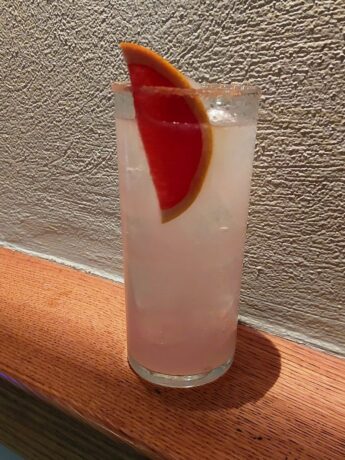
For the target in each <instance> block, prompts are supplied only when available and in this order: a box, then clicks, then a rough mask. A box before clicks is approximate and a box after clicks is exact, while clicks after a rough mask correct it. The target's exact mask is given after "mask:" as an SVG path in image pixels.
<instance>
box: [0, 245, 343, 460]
mask: <svg viewBox="0 0 345 460" xmlns="http://www.w3.org/2000/svg"><path fill="white" fill-rule="evenodd" d="M0 325H1V328H0V372H1V373H2V374H3V375H6V376H7V378H11V379H14V380H15V381H16V383H17V384H18V383H19V384H20V385H22V386H24V387H25V388H26V389H27V390H29V391H31V392H34V393H35V394H38V395H39V396H40V397H41V398H44V399H46V400H48V401H50V402H52V403H54V404H55V405H57V406H58V407H59V408H61V409H63V410H65V411H68V412H70V413H73V414H74V415H76V416H78V417H81V418H82V419H83V420H86V421H87V422H88V423H90V424H92V425H93V426H96V427H97V428H98V429H101V430H102V431H105V432H107V433H108V434H112V435H114V436H118V437H120V438H121V439H125V440H126V441H129V442H131V443H133V444H134V445H135V446H137V447H138V446H139V447H141V448H142V449H144V450H146V451H149V452H151V454H152V456H155V455H156V456H157V457H163V458H167V459H185V458H192V459H194V458H196V459H203V458H205V459H209V458H217V459H222V458H224V459H225V458H229V459H230V458H231V459H250V458H288V459H290V458H322V459H328V458H329V459H333V460H334V459H343V458H345V446H344V439H345V428H344V420H345V399H344V394H345V361H344V360H342V359H340V358H337V357H335V356H331V355H327V354H326V353H323V352H319V351H315V350H312V349H308V348H306V347H304V346H301V345H297V344H295V343H293V342H290V341H287V340H285V339H282V338H278V337H274V336H271V335H269V334H265V333H261V332H259V331H255V330H253V329H250V328H248V327H244V326H240V327H239V337H238V346H237V352H236V358H235V363H234V365H233V367H232V369H231V370H230V371H229V372H228V374H227V375H226V376H225V377H223V378H222V379H220V380H219V381H217V382H215V383H214V384H211V385H208V386H205V387H201V388H197V389H194V390H187V391H186V390H184V391H181V390H170V389H158V388H155V387H153V386H151V385H147V384H144V383H143V382H141V381H140V380H139V379H138V378H137V377H136V376H135V375H134V374H133V373H132V372H131V371H130V370H129V368H128V366H127V362H126V349H125V312H124V297H123V287H122V286H121V285H118V284H116V283H113V282H110V281H108V280H105V279H102V278H99V277H96V276H92V275H89V274H85V273H82V272H79V271H76V270H73V269H71V268H67V267H65V266H60V265H57V264H55V263H52V262H48V261H46V260H42V259H38V258H35V257H31V256H28V255H25V254H22V253H18V252H14V251H11V250H8V249H0Z"/></svg>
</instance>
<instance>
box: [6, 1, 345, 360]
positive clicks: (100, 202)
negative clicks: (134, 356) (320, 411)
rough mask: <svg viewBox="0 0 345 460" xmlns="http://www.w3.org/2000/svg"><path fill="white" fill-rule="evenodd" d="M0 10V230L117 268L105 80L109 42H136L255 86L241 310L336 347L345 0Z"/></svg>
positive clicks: (342, 292)
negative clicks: (256, 120)
mask: <svg viewBox="0 0 345 460" xmlns="http://www.w3.org/2000/svg"><path fill="white" fill-rule="evenodd" d="M153 5H154V6H153ZM0 8H1V15H0V21H1V22H0V40H1V42H0V59H1V62H0V64H1V67H0V72H1V85H0V100H1V104H0V120H1V125H0V138H1V140H0V159H1V167H0V196H1V206H0V240H4V241H6V242H8V243H14V244H18V245H20V246H21V247H24V248H27V249H32V250H35V251H38V252H42V253H46V254H51V255H54V256H57V257H62V258H66V259H68V260H70V261H72V262H78V263H82V264H86V265H88V266H91V267H93V268H94V269H101V270H105V271H107V272H110V273H114V272H116V271H120V270H121V250H120V241H119V235H120V230H119V206H118V193H117V170H116V162H115V154H114V150H115V133H114V127H113V113H112V97H111V93H110V90H109V82H110V80H112V79H115V78H117V79H122V78H124V76H125V68H124V65H123V62H122V60H121V59H120V54H119V51H118V49H117V42H118V41H120V40H124V39H126V40H136V41H140V42H141V43H142V44H145V45H149V46H151V47H153V48H154V49H156V50H157V51H159V52H161V53H163V54H164V55H165V56H166V57H167V58H169V59H170V60H171V61H172V62H173V63H175V64H177V65H178V66H179V67H180V68H181V69H183V70H184V71H185V72H187V73H189V74H190V75H191V76H192V77H194V78H196V79H199V80H208V81H212V82H216V81H223V82H228V81H230V80H235V81H244V80H245V81H251V82H255V83H257V84H258V85H259V86H260V87H261V88H262V91H263V94H264V98H263V101H262V108H261V114H260V115H261V120H260V124H259V132H258V141H257V155H256V161H255V172H254V177H253V192H252V202H251V210H250V223H249V230H248V244H247V256H246V265H245V272H244V282H243V291H242V314H243V316H244V317H245V318H246V319H247V320H248V321H250V322H252V323H255V322H257V324H261V325H262V324H264V327H266V328H271V329H272V328H273V329H275V330H276V331H278V332H279V333H282V334H285V335H290V336H293V337H295V338H296V339H301V340H306V341H308V342H309V343H318V344H319V345H320V346H322V347H325V348H328V349H333V350H335V351H338V352H344V349H345V334H344V303H345V302H344V299H345V289H344V287H345V286H344V272H345V267H344V261H343V254H344V253H345V243H344V239H345V237H344V233H343V234H341V232H342V230H344V211H343V207H344V190H345V187H344V177H345V175H344V172H345V166H344V141H345V139H344V136H345V134H344V117H345V98H344V94H343V93H342V92H341V90H342V86H343V83H344V34H343V31H342V28H341V26H342V25H343V24H344V20H345V13H344V10H345V5H344V1H343V0H333V1H330V0H320V1H317V0H314V1H300V0H291V1H281V2H275V1H268V0H266V1H264V0H253V1H238V2H233V1H221V0H219V1H217V2H215V1H214V0H204V1H201V0H200V1H197V0H185V1H175V2H171V1H167V0H166V1H157V0H151V1H150V0H142V1H137V2H134V1H129V0H127V1H126V0H107V1H106V0H98V1H97V2H96V1H91V0H83V1H80V2H77V1H74V0H55V1H54V0H37V1H36V2H22V1H18V0H17V1H13V0H11V1H4V0H2V1H1V3H0Z"/></svg>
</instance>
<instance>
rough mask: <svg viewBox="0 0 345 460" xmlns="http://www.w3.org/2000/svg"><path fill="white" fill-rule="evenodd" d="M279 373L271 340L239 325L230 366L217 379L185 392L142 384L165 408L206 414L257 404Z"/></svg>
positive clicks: (278, 363)
mask: <svg viewBox="0 0 345 460" xmlns="http://www.w3.org/2000/svg"><path fill="white" fill-rule="evenodd" d="M279 374H280V354H279V351H278V349H277V348H276V347H275V345H274V344H273V343H272V342H271V340H269V339H268V338H267V337H266V336H265V335H263V334H262V333H260V332H259V331H256V330H254V329H251V328H249V327H246V326H240V327H239V329H238V339H237V348H236V354H235V360H234V363H233V365H232V367H231V368H230V370H229V371H228V372H227V373H226V374H225V375H224V376H223V377H221V378H220V379H219V380H217V381H215V382H213V383H211V384H209V385H205V386H202V387H197V388H192V389H189V390H185V389H184V390H180V389H172V388H163V387H155V386H153V385H151V384H147V383H145V382H143V384H144V386H145V387H146V390H147V391H149V392H151V393H155V394H156V397H159V398H160V399H161V402H162V403H164V404H166V405H167V406H174V407H181V408H183V409H188V410H190V411H200V410H209V411H210V410H217V409H220V408H239V407H241V406H243V405H245V404H247V403H249V402H255V401H258V400H259V399H261V398H262V397H263V396H264V395H265V394H266V393H267V392H268V391H269V390H270V388H272V386H273V385H274V383H275V382H276V380H277V379H278V377H279Z"/></svg>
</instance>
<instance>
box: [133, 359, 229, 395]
mask: <svg viewBox="0 0 345 460" xmlns="http://www.w3.org/2000/svg"><path fill="white" fill-rule="evenodd" d="M128 362H129V365H130V366H131V368H132V369H133V371H134V372H135V373H136V374H138V375H139V377H141V378H142V379H144V380H146V381H148V382H150V383H153V384H155V385H160V386H163V387H170V388H194V387H199V386H200V385H205V384H206V383H211V382H213V381H214V380H217V379H219V377H221V376H222V375H223V374H225V372H227V371H228V370H229V369H230V367H231V364H232V359H230V360H229V361H227V362H226V363H224V364H222V365H221V366H219V367H216V368H215V369H212V371H209V372H206V373H204V374H194V375H168V374H160V373H159V372H154V371H150V370H149V369H146V367H143V366H141V365H140V364H139V363H137V362H136V361H135V360H134V359H132V358H130V357H129V358H128Z"/></svg>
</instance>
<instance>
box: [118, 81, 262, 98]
mask: <svg viewBox="0 0 345 460" xmlns="http://www.w3.org/2000/svg"><path fill="white" fill-rule="evenodd" d="M111 88H112V91H113V92H114V93H131V92H132V85H131V83H130V82H127V81H125V82H116V81H115V82H113V83H112V84H111ZM138 91H141V92H144V93H148V94H162V95H164V94H165V95H176V96H189V97H198V96H201V97H202V96H203V97H217V96H225V97H238V96H248V95H253V96H256V97H257V98H258V99H259V98H260V96H261V91H260V89H259V88H258V87H257V86H255V85H250V84H246V83H228V84H223V83H218V84H205V85H200V86H198V87H196V88H175V87H170V86H141V87H140V89H138Z"/></svg>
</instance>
